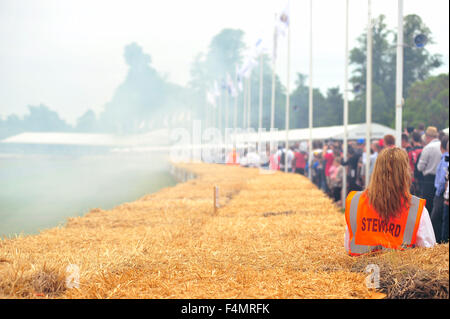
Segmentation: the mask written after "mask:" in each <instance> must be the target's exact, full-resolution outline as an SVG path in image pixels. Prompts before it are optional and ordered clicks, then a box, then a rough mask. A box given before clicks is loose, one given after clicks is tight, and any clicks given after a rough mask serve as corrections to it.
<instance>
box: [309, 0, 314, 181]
mask: <svg viewBox="0 0 450 319" xmlns="http://www.w3.org/2000/svg"><path fill="white" fill-rule="evenodd" d="M312 12H313V10H312V0H310V1H309V20H310V21H309V32H310V33H309V156H308V177H309V179H312V169H311V164H312V155H313V145H312V144H313V143H312V127H313V87H312V81H313V49H312V40H313V24H312V18H313V15H312Z"/></svg>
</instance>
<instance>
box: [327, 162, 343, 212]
mask: <svg viewBox="0 0 450 319" xmlns="http://www.w3.org/2000/svg"><path fill="white" fill-rule="evenodd" d="M329 173H330V175H329V176H330V179H329V188H330V190H331V194H332V196H333V199H334V201H335V202H337V203H338V204H339V203H340V201H341V194H342V180H343V178H344V167H343V166H342V165H341V159H340V158H339V157H336V158H335V159H334V160H333V165H331V167H330V171H329Z"/></svg>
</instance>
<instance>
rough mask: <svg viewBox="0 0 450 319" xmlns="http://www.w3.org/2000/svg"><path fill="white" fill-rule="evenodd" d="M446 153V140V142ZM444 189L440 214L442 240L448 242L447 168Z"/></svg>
mask: <svg viewBox="0 0 450 319" xmlns="http://www.w3.org/2000/svg"><path fill="white" fill-rule="evenodd" d="M447 153H448V142H447ZM447 165H448V157H447ZM445 184H446V186H445V191H444V212H443V214H442V234H441V238H442V242H444V243H448V239H449V238H448V227H449V223H448V218H449V216H448V215H449V185H448V169H447V172H446V173H445Z"/></svg>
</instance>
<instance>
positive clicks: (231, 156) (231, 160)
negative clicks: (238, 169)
mask: <svg viewBox="0 0 450 319" xmlns="http://www.w3.org/2000/svg"><path fill="white" fill-rule="evenodd" d="M226 164H227V165H239V156H238V154H237V152H236V151H231V152H230V153H228V156H227V162H226Z"/></svg>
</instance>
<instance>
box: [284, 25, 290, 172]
mask: <svg viewBox="0 0 450 319" xmlns="http://www.w3.org/2000/svg"><path fill="white" fill-rule="evenodd" d="M290 29H291V26H290V21H289V22H288V26H287V41H288V44H287V74H286V125H285V130H286V154H285V156H284V172H285V173H287V172H288V151H289V90H290V84H289V81H290V79H289V70H290V63H291V54H290V51H291V30H290Z"/></svg>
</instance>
